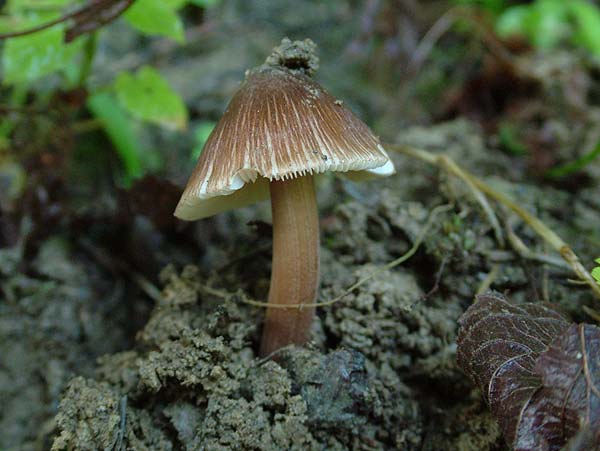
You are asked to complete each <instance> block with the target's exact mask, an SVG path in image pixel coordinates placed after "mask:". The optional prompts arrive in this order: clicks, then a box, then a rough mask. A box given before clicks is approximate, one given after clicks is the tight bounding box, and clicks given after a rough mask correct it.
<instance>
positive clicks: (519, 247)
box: [505, 218, 571, 270]
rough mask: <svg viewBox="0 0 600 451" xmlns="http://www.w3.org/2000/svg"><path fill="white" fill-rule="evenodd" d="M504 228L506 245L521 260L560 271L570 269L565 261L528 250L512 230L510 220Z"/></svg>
mask: <svg viewBox="0 0 600 451" xmlns="http://www.w3.org/2000/svg"><path fill="white" fill-rule="evenodd" d="M505 228H506V237H507V238H508V243H509V244H510V246H511V247H512V249H513V251H515V252H516V253H517V254H518V255H519V256H520V257H521V258H524V259H526V260H533V261H537V262H538V263H543V264H546V265H552V266H556V267H558V268H561V269H566V270H570V269H571V266H570V265H569V264H568V263H567V262H566V261H564V260H562V259H559V258H558V257H553V256H552V255H545V254H539V253H536V252H533V251H532V250H531V249H529V248H528V247H527V245H526V244H525V243H524V242H523V240H522V239H521V238H520V237H519V236H518V235H517V234H516V233H515V231H514V230H513V227H512V221H511V220H510V218H509V219H508V220H507V221H506V224H505Z"/></svg>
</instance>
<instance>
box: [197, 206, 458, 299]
mask: <svg viewBox="0 0 600 451" xmlns="http://www.w3.org/2000/svg"><path fill="white" fill-rule="evenodd" d="M452 208H454V206H453V205H451V204H444V205H438V206H437V207H435V208H434V209H432V210H431V213H430V214H429V218H428V219H427V222H426V223H425V225H424V226H423V228H422V229H421V233H419V235H418V236H417V239H416V240H415V241H414V243H413V245H412V247H411V248H410V249H409V250H408V251H407V252H406V253H405V254H403V255H401V256H400V257H398V258H397V259H395V260H393V261H391V262H389V263H387V264H385V265H384V266H382V267H380V268H377V269H376V270H375V271H373V272H372V273H370V274H369V275H367V276H365V277H363V278H362V279H360V280H359V281H358V282H356V283H355V284H354V285H352V286H351V287H349V288H347V289H346V290H345V291H344V292H343V293H342V294H340V295H339V296H337V297H335V298H333V299H331V300H329V301H324V302H313V303H310V304H270V303H268V302H262V301H255V300H253V299H247V298H246V296H245V295H244V294H243V293H242V292H240V291H238V292H237V293H229V292H227V291H224V290H220V289H218V288H212V287H209V286H205V285H202V286H201V287H200V288H201V289H202V290H204V291H205V292H206V293H208V294H210V295H213V296H217V297H219V298H221V299H223V300H225V301H234V297H241V301H240V302H242V303H244V304H248V305H253V306H255V307H268V308H279V309H303V308H312V307H327V306H329V305H332V304H335V303H336V302H339V301H341V300H342V299H343V298H344V297H345V296H347V295H348V294H350V293H352V292H353V291H354V290H356V289H357V288H358V287H360V286H361V285H363V284H364V283H366V282H368V281H369V280H371V279H372V278H373V277H375V276H376V275H378V274H381V273H382V272H384V271H387V270H389V269H392V268H394V267H396V266H398V265H400V264H401V263H404V262H405V261H406V260H408V259H409V258H411V257H412V256H413V255H415V253H416V252H417V250H418V249H419V247H420V246H421V244H422V243H423V240H424V239H425V236H426V235H427V233H428V232H429V229H430V228H431V226H432V225H433V223H434V219H435V218H436V217H437V215H438V214H440V213H442V212H445V211H448V210H450V209H452Z"/></svg>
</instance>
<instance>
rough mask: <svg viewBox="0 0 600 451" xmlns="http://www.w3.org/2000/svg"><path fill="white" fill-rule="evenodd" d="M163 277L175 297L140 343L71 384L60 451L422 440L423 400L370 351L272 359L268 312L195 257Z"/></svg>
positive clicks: (352, 445)
mask: <svg viewBox="0 0 600 451" xmlns="http://www.w3.org/2000/svg"><path fill="white" fill-rule="evenodd" d="M162 277H163V280H165V281H167V286H166V288H165V290H164V302H162V303H160V304H159V305H157V306H156V308H155V310H154V312H153V314H152V317H151V318H150V320H149V322H148V324H147V326H146V327H145V328H144V330H142V331H141V332H140V333H139V335H138V345H137V346H136V349H135V351H127V352H125V353H120V354H116V355H113V356H110V357H106V358H104V359H103V360H102V364H101V366H100V368H99V369H98V371H97V374H96V378H95V380H92V379H83V378H76V379H74V380H73V381H72V382H71V385H70V387H69V389H68V390H67V392H66V394H65V396H64V398H63V400H62V401H61V404H60V408H59V413H58V415H57V424H58V426H59V430H60V433H59V435H58V437H57V439H56V440H55V442H54V445H53V449H54V450H57V451H58V450H63V449H68V450H74V449H78V450H87V449H90V450H91V449H97V448H100V447H101V448H105V447H107V446H108V447H109V448H110V447H111V446H114V444H115V443H118V442H123V443H127V444H128V446H130V444H132V443H140V446H143V447H146V448H149V449H190V450H191V449H210V450H216V451H218V450H223V451H224V450H231V449H259V450H275V449H289V450H315V451H316V450H322V449H331V450H346V449H366V448H367V447H370V448H371V449H372V448H373V447H375V448H377V449H383V448H390V447H396V448H399V449H402V448H403V447H404V448H408V447H411V446H416V445H417V444H418V443H419V441H420V435H421V434H420V428H421V421H422V418H421V415H420V413H419V409H418V407H417V403H416V401H415V400H414V399H411V398H410V397H409V396H407V395H408V391H407V390H406V388H404V387H403V385H402V384H401V383H398V382H399V379H398V378H397V377H396V378H394V377H388V378H382V377H381V376H380V375H379V371H378V370H377V369H376V368H375V367H374V366H373V365H367V362H366V361H365V357H364V356H363V355H362V354H361V353H360V352H358V351H355V350H349V349H344V348H342V349H340V350H338V351H333V352H328V353H325V354H323V353H321V352H319V351H317V350H315V349H308V350H307V349H294V348H292V349H289V350H286V351H284V352H283V353H282V354H281V356H280V357H279V359H278V362H277V363H276V362H274V361H265V360H260V359H258V358H257V357H256V354H255V348H256V344H257V338H258V337H257V326H258V324H259V321H258V320H257V312H256V310H254V309H251V308H249V307H247V306H240V305H238V304H236V303H234V302H224V301H223V300H221V299H218V298H214V297H211V296H210V295H207V294H206V293H205V291H203V288H202V287H203V283H205V278H204V277H203V276H202V275H201V274H200V273H199V272H198V270H197V268H195V267H191V266H190V267H187V268H186V269H184V271H183V273H182V274H181V275H177V274H176V273H175V272H174V271H173V270H172V268H171V269H167V270H166V271H165V272H164V273H163V275H162ZM259 313H260V312H259ZM124 399H125V400H126V401H123V400H124ZM146 424H148V425H151V428H150V429H148V428H146V427H145V426H144V425H146ZM399 426H401V427H399ZM150 431H154V432H152V433H150ZM157 446H158V448H157ZM117 449H118V448H117ZM136 449H137V448H136Z"/></svg>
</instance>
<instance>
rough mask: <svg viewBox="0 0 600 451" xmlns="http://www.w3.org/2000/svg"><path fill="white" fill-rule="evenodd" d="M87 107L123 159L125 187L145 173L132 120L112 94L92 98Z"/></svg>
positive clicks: (101, 94)
mask: <svg viewBox="0 0 600 451" xmlns="http://www.w3.org/2000/svg"><path fill="white" fill-rule="evenodd" d="M87 106H88V108H89V110H90V111H91V113H92V114H93V115H94V117H95V118H96V119H98V120H99V121H100V122H101V123H102V126H103V127H104V131H105V132H106V134H107V135H108V137H109V139H110V140H111V142H112V143H113V145H114V146H115V149H116V151H117V153H118V155H119V158H120V159H121V162H122V164H123V167H124V169H125V174H126V177H125V185H128V184H130V183H131V180H132V179H134V178H136V177H139V176H141V175H142V173H143V170H142V168H143V164H142V154H143V152H142V149H141V146H140V143H139V141H138V138H137V136H136V134H135V131H134V128H133V124H132V123H131V119H130V118H129V117H128V116H127V114H125V112H124V111H123V110H122V109H121V107H120V106H119V104H118V102H117V101H116V99H114V98H113V96H111V95H110V94H107V93H100V94H96V95H94V96H91V97H90V98H89V99H88V101H87Z"/></svg>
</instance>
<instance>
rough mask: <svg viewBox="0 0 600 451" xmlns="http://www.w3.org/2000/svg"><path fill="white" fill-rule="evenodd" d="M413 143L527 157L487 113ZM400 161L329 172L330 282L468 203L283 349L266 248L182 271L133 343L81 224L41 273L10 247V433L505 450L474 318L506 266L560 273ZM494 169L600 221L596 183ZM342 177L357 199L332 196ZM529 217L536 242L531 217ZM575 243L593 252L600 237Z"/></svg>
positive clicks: (570, 291) (59, 445) (522, 279)
mask: <svg viewBox="0 0 600 451" xmlns="http://www.w3.org/2000/svg"><path fill="white" fill-rule="evenodd" d="M402 140H403V141H404V142H406V143H410V144H411V145H418V146H420V147H425V148H429V149H431V150H433V151H436V150H438V151H439V150H440V149H441V148H443V150H444V152H446V153H447V154H449V155H451V156H452V157H454V158H456V159H457V160H458V161H461V162H463V163H464V165H465V166H467V167H469V166H472V167H476V168H478V171H479V173H482V172H487V171H489V172H491V173H496V174H502V173H506V171H507V170H508V169H509V168H510V160H509V159H504V158H499V157H498V155H495V154H493V153H491V152H490V151H489V150H488V149H486V147H485V145H484V142H483V139H482V136H481V134H480V133H479V131H478V128H477V126H475V125H474V124H472V123H470V122H468V121H464V120H458V121H454V122H451V123H447V124H442V125H439V126H434V127H427V128H420V127H417V128H409V129H407V130H405V131H404V132H403V133H402ZM442 144H444V145H442ZM466 155H468V158H467V157H466ZM394 160H395V163H396V164H397V167H398V168H399V172H398V174H397V175H395V176H393V177H390V178H389V179H387V180H380V181H374V182H368V183H364V184H361V185H355V184H350V183H349V182H345V181H341V180H339V179H326V180H324V181H323V185H325V189H324V190H323V193H324V194H325V196H323V197H324V199H322V203H323V205H324V209H325V210H326V211H327V210H330V212H329V213H326V214H325V216H323V218H322V229H323V230H322V237H323V240H322V242H323V246H322V249H321V251H322V283H321V299H323V300H327V299H330V298H333V297H334V296H336V295H337V294H339V293H341V292H342V291H343V290H344V289H345V288H346V287H348V286H350V285H351V284H352V283H354V282H356V281H357V280H359V279H361V278H362V277H364V276H366V275H369V274H371V273H373V272H374V271H377V270H378V268H380V267H381V266H382V265H383V264H385V263H387V262H389V261H391V260H393V259H394V258H396V257H398V256H399V255H402V254H403V253H404V252H406V250H407V249H408V248H409V247H410V246H411V244H412V243H413V242H414V240H415V239H416V237H417V236H418V235H419V233H420V231H421V229H422V228H423V226H424V224H425V223H426V220H427V217H428V212H429V211H431V209H432V208H433V207H434V206H435V205H439V204H443V203H447V202H449V201H454V202H455V205H454V208H452V209H451V210H449V211H446V212H444V213H442V214H440V216H439V218H438V219H437V220H436V221H435V225H434V227H433V228H432V229H431V230H430V232H429V233H427V235H426V238H425V240H424V242H423V244H422V246H421V247H420V250H419V251H418V252H417V254H416V255H415V256H414V257H413V258H412V259H411V260H409V261H408V262H407V263H405V264H404V265H402V266H400V267H396V268H393V269H391V270H389V271H380V272H379V273H378V274H377V275H376V276H375V277H374V278H372V279H371V280H369V281H368V282H366V283H365V284H363V285H362V286H360V287H359V288H357V289H356V290H354V291H353V292H352V293H350V294H348V295H347V296H345V297H344V298H343V300H341V301H339V302H338V303H336V304H334V305H332V306H330V307H326V308H322V309H320V310H319V315H318V321H316V323H315V328H314V340H313V343H312V345H311V346H310V347H309V348H307V349H295V348H292V349H287V350H285V351H284V352H282V354H281V356H279V358H278V360H277V362H274V361H271V360H261V359H258V358H257V356H256V354H257V348H258V337H259V334H258V332H259V330H260V327H261V321H262V316H263V312H262V310H261V309H260V308H256V307H253V306H249V305H246V304H244V303H243V300H244V299H246V298H259V299H260V298H264V295H265V293H266V289H267V286H268V276H269V257H270V255H269V251H268V249H266V248H264V247H263V249H265V250H264V251H261V252H259V253H253V254H250V255H244V254H243V253H236V252H233V253H232V255H231V256H230V257H229V258H230V263H229V264H227V265H225V267H224V268H223V269H221V270H219V271H206V270H202V269H200V268H199V267H197V266H193V265H189V266H186V267H185V268H183V269H182V270H177V269H175V267H173V266H169V267H167V268H166V269H164V270H163V271H162V273H161V276H160V280H161V283H162V284H163V287H164V288H163V290H162V293H161V300H160V301H159V302H158V303H157V304H156V305H155V306H154V309H153V311H152V313H151V315H150V317H149V319H148V321H147V323H146V325H145V326H144V327H143V328H142V329H141V330H140V331H139V332H138V333H137V335H136V339H135V341H134V342H133V343H132V342H131V341H130V340H128V338H129V337H128V334H127V332H126V330H127V329H126V328H125V330H124V328H123V324H122V323H123V321H124V317H125V316H126V315H127V314H128V312H127V311H126V310H127V306H126V305H123V304H121V305H119V303H118V302H115V299H119V298H118V297H115V296H112V297H111V296H110V293H102V292H101V291H100V292H99V291H98V288H97V287H96V286H95V285H96V284H98V283H99V282H101V281H102V277H101V271H100V270H99V269H98V268H96V267H95V266H94V264H92V263H91V262H85V261H80V260H78V259H77V258H75V257H74V256H73V255H72V254H70V253H69V246H68V242H67V241H66V240H64V239H61V238H60V237H56V238H52V239H49V240H47V241H46V243H45V245H44V246H43V247H42V248H41V249H40V251H39V254H38V255H37V257H36V259H35V262H36V266H35V267H36V269H37V271H36V274H34V275H31V276H24V275H22V274H20V273H19V272H18V271H17V268H18V262H19V252H18V247H17V248H15V249H12V250H10V251H3V252H5V254H6V257H5V258H3V262H5V263H4V265H3V268H2V276H3V278H2V283H3V287H4V292H5V293H10V298H9V302H7V303H3V304H2V305H1V309H2V310H1V311H0V313H1V316H0V317H1V319H2V323H1V328H0V332H1V333H2V340H1V341H0V343H2V347H3V349H2V355H4V356H9V358H6V359H5V360H4V362H5V363H4V366H3V368H2V381H3V383H2V385H1V387H2V395H3V396H2V397H3V400H4V409H3V413H2V417H1V421H2V426H3V427H2V429H3V430H4V431H7V432H5V433H4V434H3V437H2V439H3V441H4V443H3V444H2V446H3V447H4V448H5V449H44V447H46V446H49V444H50V443H52V449H54V450H63V449H69V450H75V449H77V450H94V449H136V450H137V449H164V450H170V449H174V450H176V449H187V450H192V449H194V450H197V449H207V450H231V449H248V450H251V449H252V450H280V449H297V450H307V449H311V450H323V449H327V450H346V449H348V450H367V449H369V450H388V449H389V450H391V449H398V450H411V449H427V450H434V449H440V448H439V446H440V445H439V444H440V443H444V444H445V448H444V449H448V450H461V451H462V450H504V449H506V448H505V445H503V443H502V439H501V438H500V436H499V432H498V428H497V426H496V424H495V422H494V421H493V420H492V419H491V417H490V415H489V413H488V411H487V409H486V407H485V405H484V404H483V402H482V401H481V400H480V396H479V394H478V393H476V392H473V389H472V386H471V384H470V383H469V382H468V381H467V380H465V378H464V376H463V374H462V373H461V371H460V370H459V369H458V368H457V367H456V362H455V350H456V345H455V335H456V320H457V318H458V317H459V316H460V314H461V312H462V311H463V310H464V309H465V308H466V307H467V306H468V305H469V303H470V302H471V300H472V295H473V293H474V292H476V291H477V288H478V286H479V285H480V284H481V282H482V280H483V279H484V278H485V276H486V275H487V274H488V273H489V271H490V270H491V265H493V264H499V265H500V271H499V274H498V276H497V277H496V279H495V281H494V282H493V284H492V287H493V288H495V289H498V290H509V291H510V295H511V297H512V298H513V299H531V297H532V296H534V295H535V293H538V294H539V293H541V291H542V289H541V287H539V286H537V285H538V284H540V283H541V280H542V278H538V277H537V276H536V268H535V267H534V265H532V264H531V263H530V262H529V261H527V260H523V259H520V258H518V257H516V256H515V255H511V256H510V258H509V256H508V255H507V253H506V252H505V251H504V252H503V251H502V250H501V249H499V248H498V245H497V244H496V243H495V241H494V239H493V237H492V236H493V235H492V234H491V233H490V226H489V225H488V224H487V222H486V220H485V218H484V217H483V215H482V214H481V213H480V212H479V210H478V207H477V206H476V204H474V203H473V202H471V201H470V199H469V196H468V195H466V194H465V192H464V187H462V186H461V184H460V183H458V182H456V181H455V180H453V179H449V178H446V177H445V176H443V175H442V174H441V173H439V172H438V171H436V170H433V169H432V168H428V167H425V166H424V165H423V164H421V163H417V162H414V161H411V160H408V159H406V158H404V157H399V156H397V155H394ZM407 174H414V175H413V176H411V177H409V176H407ZM490 177H492V176H490ZM491 180H496V181H497V182H498V183H499V184H501V185H502V186H503V188H504V189H505V190H507V191H509V192H510V191H512V192H513V193H514V194H515V195H516V198H518V199H519V200H520V201H521V202H522V203H523V204H524V205H525V206H527V207H528V208H529V209H531V210H532V211H538V212H539V214H540V217H542V218H543V219H544V220H545V221H547V222H548V223H549V224H551V225H552V226H554V227H556V228H557V230H558V231H559V232H561V233H563V235H564V236H566V237H569V236H571V237H572V236H574V235H576V234H577V233H579V234H583V233H585V230H582V229H579V228H578V224H581V223H582V220H581V218H577V217H576V216H573V217H571V218H570V219H568V218H567V220H565V218H561V220H560V221H558V220H556V218H555V217H554V215H552V214H550V213H549V212H550V211H556V202H557V199H558V200H559V201H560V202H561V203H563V205H564V208H568V209H569V210H571V211H586V212H587V215H595V216H594V217H593V218H592V220H595V221H597V222H596V223H598V221H600V211H599V210H598V209H595V210H593V209H592V210H591V209H590V208H588V202H589V199H591V198H594V197H595V195H597V194H598V192H597V188H594V190H596V191H595V192H593V190H592V191H590V192H589V193H588V194H587V196H581V194H578V195H570V194H569V193H568V192H564V191H558V190H556V189H554V188H540V187H535V186H533V185H526V184H522V183H521V184H518V185H517V184H509V182H507V181H505V180H501V179H499V178H498V179H493V178H492V179H491ZM328 184H333V185H334V186H335V190H331V189H329V190H328V189H327V185H328ZM333 192H335V193H337V196H340V195H342V196H343V198H344V199H345V200H344V201H343V202H340V203H337V204H335V205H333V204H332V197H331V196H332V193H333ZM550 199H552V200H553V201H552V203H554V205H553V206H552V210H551V209H550V206H549V205H548V202H549V200H550ZM580 203H584V204H585V208H584V207H583V205H579V204H580ZM567 205H568V207H567ZM259 208H261V207H259ZM236 214H237V213H231V214H230V215H231V218H234V217H235V215H236ZM583 223H586V222H584V221H583ZM516 230H518V232H519V233H520V234H522V236H525V237H528V238H529V239H531V240H533V239H534V237H533V236H532V235H531V232H529V231H528V230H527V229H526V228H525V227H523V226H519V227H518V228H516ZM577 230H579V232H576V231H577ZM568 231H571V234H567V232H568ZM250 236H253V237H252V238H251V240H252V242H251V243H250V245H249V248H253V247H256V246H258V247H261V245H262V243H263V242H264V240H265V238H263V237H262V236H261V235H260V234H259V233H254V234H250ZM234 241H235V238H234ZM572 242H574V243H577V242H578V241H577V240H574V241H572ZM581 244H583V242H581ZM576 250H577V251H579V252H580V254H581V257H582V258H591V257H592V254H590V253H588V252H589V250H588V249H586V248H585V247H584V246H581V247H580V248H576ZM217 255H220V254H218V253H217ZM499 257H502V258H499ZM216 260H218V261H222V259H221V258H220V257H218V258H217V259H216ZM48 262H52V264H51V265H48V264H47V263H48ZM249 262H251V263H252V264H251V265H248V263H249ZM250 268H251V269H250ZM99 272H100V274H98V273H99ZM562 275H563V274H562V273H560V272H559V273H557V274H550V276H549V277H547V278H546V281H545V283H547V284H548V285H549V288H548V290H549V294H550V296H551V299H552V300H553V301H554V302H559V303H561V302H562V303H563V306H564V308H565V309H567V310H573V311H578V310H579V306H580V305H581V303H584V302H589V301H591V296H590V294H589V293H588V292H587V291H586V290H585V289H576V288H573V287H570V286H567V285H565V284H564V282H563V279H562ZM104 283H106V280H105V281H104ZM224 287H226V289H227V290H231V292H229V291H223V290H224ZM211 289H212V290H211ZM214 290H221V291H217V294H220V295H219V296H216V295H215V294H214ZM431 291H433V293H431ZM211 293H212V294H211ZM223 293H229V295H228V296H225V297H223V296H222V294H223ZM111 299H112V300H111ZM576 307H577V308H576ZM99 356H102V357H101V358H100V359H99V360H98V361H97V362H96V358H97V357H99ZM74 375H75V377H73V376H74ZM11 381H13V382H11ZM15 382H16V383H15ZM65 384H66V389H64V387H65ZM63 389H64V393H62V396H61V390H63ZM58 399H60V404H59V405H58V412H57V414H56V417H55V419H54V420H53V419H52V413H53V412H54V409H56V404H55V403H56V402H57V400H58ZM40 401H41V402H40Z"/></svg>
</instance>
